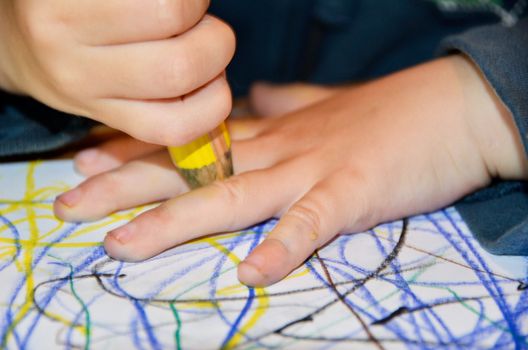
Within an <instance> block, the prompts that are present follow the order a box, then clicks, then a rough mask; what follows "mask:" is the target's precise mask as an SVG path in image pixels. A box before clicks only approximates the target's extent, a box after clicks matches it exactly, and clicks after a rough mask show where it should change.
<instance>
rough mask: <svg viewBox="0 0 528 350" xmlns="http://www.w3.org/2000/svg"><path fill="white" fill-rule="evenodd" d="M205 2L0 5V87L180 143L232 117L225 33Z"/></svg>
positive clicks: (229, 41) (17, 1) (89, 0)
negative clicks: (209, 13)
mask: <svg viewBox="0 0 528 350" xmlns="http://www.w3.org/2000/svg"><path fill="white" fill-rule="evenodd" d="M208 6H209V0H77V1H67V0H61V1H50V0H6V1H2V2H1V4H0V88H3V89H5V90H8V91H11V92H15V93H20V94H27V95H30V96H32V97H34V98H36V99H38V100H40V101H42V102H43V103H46V104H48V105H50V106H51V107H54V108H56V109H59V110H62V111H65V112H69V113H72V114H77V115H83V116H87V117H90V118H92V119H95V120H98V121H100V122H102V123H104V124H107V125H109V126H111V127H114V128H116V129H120V130H122V131H125V132H126V133H128V134H130V135H132V136H134V137H136V138H138V139H141V140H144V141H148V142H152V143H158V144H165V145H166V144H182V143H185V142H187V141H189V140H190V139H193V138H195V137H197V136H199V135H200V134H202V133H204V132H206V131H208V130H210V129H212V128H214V127H215V126H216V125H218V124H219V123H220V122H221V121H222V120H223V119H225V117H226V116H227V115H228V114H229V111H230V109H231V93H230V90H229V87H228V85H227V83H226V79H225V76H224V74H223V71H224V69H225V67H226V66H227V64H228V63H229V61H230V60H231V57H232V55H233V52H234V46H235V40H234V35H233V32H232V30H231V29H230V28H229V26H227V25H226V24H225V23H223V22H222V21H220V20H218V19H216V18H214V17H211V16H209V15H205V12H206V11H207V8H208Z"/></svg>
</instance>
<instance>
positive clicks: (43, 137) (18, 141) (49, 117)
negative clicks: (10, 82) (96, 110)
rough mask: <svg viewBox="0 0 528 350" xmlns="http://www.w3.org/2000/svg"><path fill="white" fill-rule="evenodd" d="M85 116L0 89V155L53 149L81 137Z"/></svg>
mask: <svg viewBox="0 0 528 350" xmlns="http://www.w3.org/2000/svg"><path fill="white" fill-rule="evenodd" d="M93 125H94V123H93V122H91V121H89V120H88V119H85V118H82V117H77V116H73V115H69V114H66V113H62V112H59V111H56V110H53V109H51V108H49V107H47V106H45V105H43V104H41V103H39V102H37V101H35V100H33V99H31V98H29V97H22V96H15V95H11V94H7V93H5V92H2V91H0V157H9V156H19V155H27V154H35V153H40V152H46V151H51V150H55V149H57V148H60V147H62V146H65V145H67V144H68V143H71V142H73V141H76V140H79V139H80V138H82V137H83V136H85V135H86V134H87V133H88V131H89V130H90V128H91V127H92V126H93Z"/></svg>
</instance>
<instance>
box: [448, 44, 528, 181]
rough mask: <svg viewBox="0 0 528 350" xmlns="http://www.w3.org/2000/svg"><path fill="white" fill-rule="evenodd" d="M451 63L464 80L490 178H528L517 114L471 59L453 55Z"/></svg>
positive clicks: (469, 121)
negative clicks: (510, 109)
mask: <svg viewBox="0 0 528 350" xmlns="http://www.w3.org/2000/svg"><path fill="white" fill-rule="evenodd" d="M451 60H452V62H453V64H454V66H455V70H456V72H457V73H458V75H459V77H460V81H461V86H462V92H463V94H464V96H463V97H464V101H465V111H464V114H465V119H466V122H467V124H468V129H469V130H470V131H471V133H472V136H473V137H474V140H475V142H476V143H477V147H478V150H479V151H480V156H481V157H482V159H483V160H484V163H485V165H486V168H487V171H488V173H489V175H490V177H493V178H501V179H505V180H520V179H528V160H527V158H526V155H525V152H524V148H523V144H522V140H521V136H520V133H519V131H518V129H517V126H516V124H515V122H514V119H513V115H512V114H511V112H510V111H509V110H508V108H507V107H506V106H505V105H504V103H503V102H502V101H501V99H500V98H499V97H498V96H497V94H496V93H495V91H494V90H493V88H492V87H491V85H490V84H489V82H488V81H487V80H486V78H485V77H484V75H483V74H482V72H481V71H480V69H479V67H477V66H476V65H475V64H474V63H473V62H472V61H471V60H470V59H469V58H468V57H466V56H463V55H453V56H452V57H451Z"/></svg>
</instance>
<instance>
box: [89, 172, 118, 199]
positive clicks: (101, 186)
mask: <svg viewBox="0 0 528 350" xmlns="http://www.w3.org/2000/svg"><path fill="white" fill-rule="evenodd" d="M123 181H124V180H123V176H122V174H121V173H120V172H118V171H115V170H114V171H109V172H106V173H104V174H101V175H100V177H99V179H98V181H97V183H94V185H95V186H96V188H97V190H98V191H100V192H101V193H105V194H107V195H109V196H111V197H113V196H115V195H117V194H118V193H119V189H120V188H121V186H122V184H123Z"/></svg>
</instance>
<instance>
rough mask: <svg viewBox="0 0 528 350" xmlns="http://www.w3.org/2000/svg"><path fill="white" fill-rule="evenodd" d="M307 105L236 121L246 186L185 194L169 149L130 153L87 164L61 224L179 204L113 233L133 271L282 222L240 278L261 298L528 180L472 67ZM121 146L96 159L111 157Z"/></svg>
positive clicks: (457, 63) (391, 81) (419, 71)
mask: <svg viewBox="0 0 528 350" xmlns="http://www.w3.org/2000/svg"><path fill="white" fill-rule="evenodd" d="M278 91H281V89H278V90H277V89H272V88H267V91H266V89H260V90H256V91H255V94H256V95H259V94H260V95H259V96H255V97H256V99H257V100H258V101H257V103H254V105H256V106H260V107H259V108H260V109H263V110H265V109H266V108H267V107H266V106H267V105H268V107H269V108H272V107H271V106H279V105H281V103H282V104H283V107H281V108H283V110H291V108H289V106H288V105H287V103H285V102H284V99H282V100H281V101H282V102H280V101H279V99H280V98H283V97H284V96H283V94H288V93H290V92H291V91H290V90H288V89H284V88H283V89H282V93H281V94H277V92H278ZM312 91H314V90H312ZM274 96H275V97H274ZM290 96H293V95H290ZM286 100H287V99H286ZM311 101H317V102H315V103H299V104H298V105H297V107H303V108H301V109H298V110H296V111H294V112H291V113H289V114H286V115H283V116H281V117H278V118H263V119H260V120H239V121H233V122H232V123H231V125H230V127H231V130H232V137H233V139H234V142H233V157H234V162H235V170H236V172H237V174H238V175H236V176H234V177H232V178H230V179H229V180H227V181H225V182H218V183H215V184H213V185H210V186H207V187H204V188H200V189H197V190H194V191H191V192H187V193H184V192H186V191H187V187H186V186H185V184H184V183H183V181H182V180H181V179H180V177H179V176H178V175H177V172H176V171H175V170H174V169H173V167H172V165H171V164H170V160H169V157H168V155H167V152H165V151H155V150H153V149H152V148H150V149H149V148H148V147H147V148H143V150H144V151H145V153H148V154H145V153H142V151H141V149H142V148H141V147H130V149H136V151H134V152H131V154H130V155H129V157H127V156H124V155H121V156H117V157H114V160H115V159H118V160H117V161H116V163H113V164H110V163H107V164H106V166H107V168H114V169H113V170H111V171H107V172H102V173H99V172H100V171H103V170H105V169H104V167H103V168H99V169H97V167H95V168H94V167H91V168H90V167H89V166H87V163H86V160H87V159H84V160H83V154H82V153H81V154H80V155H79V157H78V158H77V165H78V166H79V168H80V169H84V170H83V171H84V172H86V173H92V174H95V173H99V174H98V175H95V176H93V177H91V178H90V179H88V180H87V181H86V182H84V183H83V184H81V185H80V186H79V187H78V188H76V189H74V190H72V191H70V192H69V193H66V194H64V195H63V196H61V197H59V198H58V200H57V201H56V203H55V212H56V214H57V215H58V216H59V217H61V218H63V219H66V220H92V219H98V218H101V217H103V216H105V215H107V214H109V213H111V212H113V211H116V210H119V209H123V208H129V207H133V206H136V205H139V204H143V203H148V202H153V201H159V200H164V199H167V198H170V197H174V198H172V199H168V200H167V201H165V202H164V203H163V204H161V205H160V206H159V207H157V208H155V209H152V210H150V211H148V212H145V213H143V214H141V215H139V216H138V217H137V218H135V219H134V220H132V221H131V222H130V223H128V224H126V225H124V226H122V227H121V228H118V229H116V230H114V231H113V232H110V233H109V234H108V235H107V237H106V239H105V248H106V250H107V252H108V254H110V255H111V256H113V257H115V258H117V259H123V260H127V261H137V260H142V259H146V258H149V257H151V256H153V255H155V254H158V253H160V252H162V251H163V250H165V249H168V248H170V247H172V246H174V245H177V244H180V243H183V242H186V241H188V240H190V239H193V238H197V237H199V236H202V235H207V234H212V233H218V232H225V231H234V230H239V229H242V228H245V227H248V226H250V225H253V224H255V223H258V222H260V221H262V220H264V219H267V218H269V217H273V216H276V217H281V219H280V222H279V224H278V225H277V226H276V228H275V229H274V230H273V231H272V232H271V233H270V234H269V235H268V237H267V238H266V239H265V241H263V242H262V243H261V244H260V245H259V246H258V247H257V248H256V249H255V250H254V251H253V252H252V253H251V254H250V255H249V256H248V257H247V258H246V260H245V261H244V262H243V263H241V264H240V266H239V270H238V274H239V278H240V280H241V281H242V282H243V283H246V284H249V285H253V286H262V285H268V284H271V283H274V282H276V281H278V280H280V279H282V278H283V277H285V276H286V275H287V274H288V273H289V272H290V271H292V270H293V269H294V268H296V267H297V266H299V265H300V264H302V262H303V261H304V260H305V259H307V258H308V257H309V256H310V255H311V254H312V253H313V252H314V251H315V250H316V249H318V248H319V247H321V246H322V245H324V244H325V243H327V242H328V241H330V240H331V239H333V238H334V237H335V236H336V235H337V234H339V233H343V232H357V231H362V230H365V229H368V228H370V227H372V226H374V225H376V224H378V223H380V222H384V221H387V220H392V219H397V218H401V217H404V216H408V215H412V214H417V213H422V212H427V211H431V210H435V209H438V208H440V207H443V206H445V205H449V204H450V203H452V202H453V201H455V200H456V199H458V198H460V197H462V196H464V195H465V194H467V193H469V192H471V191H474V190H476V189H478V188H480V187H483V186H486V185H487V184H488V183H489V182H490V180H491V178H492V177H495V176H497V177H503V178H509V179H513V178H523V177H524V178H526V177H528V165H527V162H526V159H525V158H524V153H523V150H522V146H521V142H520V138H519V135H518V133H517V131H516V130H515V127H514V124H513V121H512V120H511V116H510V115H509V114H508V112H507V111H506V109H505V108H504V107H503V106H502V105H501V103H500V102H499V101H498V99H497V98H496V96H495V95H494V94H493V92H492V91H490V89H489V88H488V86H487V83H485V81H484V80H483V78H482V77H481V76H480V75H479V73H478V72H477V70H476V69H475V68H474V67H473V66H472V64H471V63H469V62H468V61H466V60H465V59H464V58H461V57H458V56H453V57H449V58H444V59H440V60H436V61H433V62H431V63H427V64H424V65H421V66H417V67H415V68H412V69H409V70H405V71H402V72H400V73H397V74H394V75H391V76H389V77H387V78H384V79H380V80H377V81H374V82H371V83H366V84H363V85H361V86H357V87H348V88H344V89H339V90H338V91H328V90H320V94H316V96H315V97H313V98H311ZM274 113H277V114H281V111H280V110H277V109H275V110H274ZM129 142H130V141H129ZM136 146H137V145H136ZM112 148H113V147H106V148H101V149H99V151H100V152H103V153H105V152H106V155H107V156H108V155H112V154H114V155H115V154H116V151H115V147H114V151H112ZM151 152H152V153H151ZM117 153H118V152H117ZM92 155H93V154H92ZM85 158H86V157H85ZM87 158H89V157H87ZM128 159H134V160H132V161H130V162H127V160H128ZM83 162H85V164H84V165H83V164H82V163H83ZM120 162H125V164H124V165H122V166H119V163H120ZM182 193H183V194H182Z"/></svg>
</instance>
